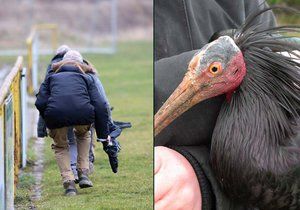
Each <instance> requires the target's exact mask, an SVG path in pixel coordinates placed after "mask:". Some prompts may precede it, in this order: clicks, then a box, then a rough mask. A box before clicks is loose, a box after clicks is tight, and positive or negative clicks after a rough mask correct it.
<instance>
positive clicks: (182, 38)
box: [154, 0, 276, 210]
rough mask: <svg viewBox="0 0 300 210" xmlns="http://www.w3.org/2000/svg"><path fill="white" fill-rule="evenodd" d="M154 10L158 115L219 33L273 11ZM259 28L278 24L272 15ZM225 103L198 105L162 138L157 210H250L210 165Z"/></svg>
mask: <svg viewBox="0 0 300 210" xmlns="http://www.w3.org/2000/svg"><path fill="white" fill-rule="evenodd" d="M154 6H155V8H154V11H155V14H154V19H155V34H154V49H155V74H154V75H155V96H154V97H155V100H154V101H155V107H154V110H155V111H154V112H155V113H156V112H157V111H158V110H159V108H160V107H161V106H162V105H163V103H164V102H165V101H166V99H167V98H168V97H169V96H170V95H171V93H172V92H173V91H174V90H175V88H176V87H177V86H178V85H179V83H180V82H181V80H182V78H183V76H184V74H185V73H186V70H187V65H188V62H189V61H190V60H191V58H192V57H193V56H194V55H195V53H196V52H197V51H198V50H199V49H201V48H202V47H203V46H204V45H205V44H207V43H208V41H209V40H210V38H211V37H212V35H213V34H214V33H215V32H219V31H223V30H227V29H234V28H237V27H238V26H239V25H241V24H242V23H243V22H244V20H245V18H246V17H247V16H248V15H249V14H250V13H251V12H253V11H255V10H257V9H259V8H264V7H266V6H267V5H266V3H265V2H264V1H263V0H240V1H228V0H155V1H154ZM257 22H262V23H263V24H262V26H261V27H264V26H274V25H275V24H276V23H275V18H274V16H273V14H272V12H269V13H265V14H264V15H261V16H260V17H258V18H257ZM224 99H225V97H224V96H220V97H215V98H212V99H209V100H206V101H204V102H202V103H199V104H197V105H195V106H194V107H193V108H191V109H190V110H188V111H187V112H185V113H184V114H182V115H181V116H180V117H178V118H177V119H176V120H175V121H174V122H172V124H170V125H169V126H168V127H167V128H165V129H164V130H163V131H162V132H161V133H160V134H159V135H158V136H156V138H155V145H156V148H155V209H157V210H162V209H163V210H168V209H170V210H174V209H203V210H206V209H217V210H229V209H230V210H242V209H246V207H244V206H243V204H238V203H236V202H235V201H232V200H229V199H228V198H227V196H226V195H225V194H224V193H223V192H222V190H221V188H220V186H219V184H218V182H217V180H216V179H215V177H214V174H213V172H212V170H211V166H210V164H209V152H210V141H211V136H212V133H213V129H214V126H215V122H216V119H217V116H218V113H219V110H220V108H221V105H222V103H223V101H224ZM195 116H197V119H195ZM200 119H201V120H200Z"/></svg>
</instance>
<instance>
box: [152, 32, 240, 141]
mask: <svg viewBox="0 0 300 210" xmlns="http://www.w3.org/2000/svg"><path fill="white" fill-rule="evenodd" d="M245 75H246V66H245V62H244V58H243V54H242V52H241V50H240V49H239V47H238V46H237V45H236V44H235V42H234V40H233V39H232V38H230V37H229V36H221V37H220V38H218V39H217V40H215V41H213V42H211V43H209V44H207V45H206V46H204V47H203V48H202V49H201V50H200V51H199V52H198V53H197V54H196V55H195V56H194V57H193V59H192V60H191V61H190V63H189V65H188V71H187V73H186V75H185V77H184V78H183V81H182V82H181V84H180V85H179V86H178V87H177V89H176V90H175V91H174V92H173V94H172V95H171V96H170V97H169V99H168V100H167V101H166V102H165V103H164V105H163V106H162V107H161V108H160V110H159V111H158V113H157V114H156V115H155V135H156V134H158V133H159V132H160V131H161V130H162V129H164V128H165V127H166V126H168V125H169V124H170V123H171V122H172V121H173V120H175V119H176V118H177V117H178V116H180V115H181V114H182V113H184V112H185V111H187V110H188V109H190V108H191V107H192V106H194V105H195V104H197V103H199V102H201V101H203V100H205V99H208V98H212V97H214V96H218V95H221V94H224V93H226V94H227V98H228V99H229V98H230V94H231V93H232V92H233V91H234V90H235V89H236V88H237V87H238V86H239V85H240V84H241V82H242V81H243V78H244V76H245Z"/></svg>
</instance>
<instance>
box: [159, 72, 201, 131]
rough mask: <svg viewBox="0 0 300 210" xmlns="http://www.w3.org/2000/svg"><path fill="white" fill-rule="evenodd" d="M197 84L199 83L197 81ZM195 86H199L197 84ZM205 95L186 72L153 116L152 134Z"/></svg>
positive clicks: (160, 129)
mask: <svg viewBox="0 0 300 210" xmlns="http://www.w3.org/2000/svg"><path fill="white" fill-rule="evenodd" d="M198 84H199V83H198ZM197 87H199V86H198V85H197ZM206 98H207V97H206V96H205V94H202V93H201V92H200V91H199V89H198V88H196V87H195V85H193V81H192V75H191V74H190V72H188V73H187V74H186V75H185V77H184V78H183V80H182V82H181V83H180V85H179V86H178V87H177V88H176V89H175V91H174V92H173V93H172V94H171V96H170V97H169V98H168V100H167V101H166V102H165V103H164V104H163V106H162V107H161V108H160V109H159V110H158V112H157V113H156V114H155V116H154V136H157V135H158V134H159V133H160V132H161V131H162V130H163V129H164V128H165V127H167V126H168V125H169V124H170V123H171V122H172V121H174V120H175V119H176V118H177V117H179V116H180V115H181V114H183V113H184V112H185V111H187V110H188V109H190V108H191V107H192V106H194V105H195V104H197V103H199V102H201V101H203V100H205V99H206Z"/></svg>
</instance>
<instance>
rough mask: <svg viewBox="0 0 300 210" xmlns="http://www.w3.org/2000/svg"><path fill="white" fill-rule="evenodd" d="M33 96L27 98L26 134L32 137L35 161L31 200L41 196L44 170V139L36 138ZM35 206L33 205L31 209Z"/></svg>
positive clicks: (36, 115)
mask: <svg viewBox="0 0 300 210" xmlns="http://www.w3.org/2000/svg"><path fill="white" fill-rule="evenodd" d="M34 101H35V97H29V98H28V118H27V119H28V121H29V124H28V125H29V127H28V136H31V137H33V138H32V140H33V141H34V153H35V155H36V161H35V162H34V166H33V172H32V173H33V176H34V178H35V184H34V186H33V190H32V194H31V201H33V202H34V201H36V200H39V199H40V198H41V196H42V185H41V183H42V178H43V171H44V152H43V151H44V139H43V138H37V134H36V130H37V120H38V111H37V110H36V108H35V107H34ZM34 208H35V207H34V206H33V209H34Z"/></svg>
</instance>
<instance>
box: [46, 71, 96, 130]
mask: <svg viewBox="0 0 300 210" xmlns="http://www.w3.org/2000/svg"><path fill="white" fill-rule="evenodd" d="M89 77H90V76H88V75H85V74H83V73H82V72H81V71H80V69H79V68H78V67H76V66H74V65H64V66H62V67H61V68H60V69H58V71H57V72H56V73H54V74H52V75H51V76H49V78H48V84H49V91H50V97H49V100H48V105H47V108H46V110H45V119H46V124H47V127H48V128H50V129H51V128H56V127H61V126H72V125H87V124H91V123H93V122H94V118H95V117H94V107H93V106H92V105H91V103H90V98H89V92H88V88H89V87H88V84H89V83H91V79H90V78H89Z"/></svg>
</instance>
